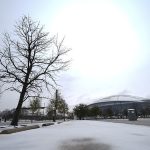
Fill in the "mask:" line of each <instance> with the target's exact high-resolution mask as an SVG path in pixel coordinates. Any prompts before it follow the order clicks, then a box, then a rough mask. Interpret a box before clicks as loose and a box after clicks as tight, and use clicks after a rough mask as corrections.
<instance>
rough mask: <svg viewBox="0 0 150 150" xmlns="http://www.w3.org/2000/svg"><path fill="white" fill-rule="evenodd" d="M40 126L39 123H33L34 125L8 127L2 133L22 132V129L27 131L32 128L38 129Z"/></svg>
mask: <svg viewBox="0 0 150 150" xmlns="http://www.w3.org/2000/svg"><path fill="white" fill-rule="evenodd" d="M37 128H40V126H39V125H32V126H25V127H21V128H14V129H6V130H3V131H1V133H0V134H11V133H16V132H21V131H26V130H31V129H37Z"/></svg>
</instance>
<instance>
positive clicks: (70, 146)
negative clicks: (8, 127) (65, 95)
mask: <svg viewBox="0 0 150 150" xmlns="http://www.w3.org/2000/svg"><path fill="white" fill-rule="evenodd" d="M27 149H28V150H82V149H86V150H150V127H146V126H137V125H129V124H121V123H117V124H116V123H111V122H101V121H85V120H84V121H69V122H65V123H62V124H55V125H53V126H48V127H43V128H38V129H34V130H28V131H23V132H19V133H15V134H11V135H0V150H27Z"/></svg>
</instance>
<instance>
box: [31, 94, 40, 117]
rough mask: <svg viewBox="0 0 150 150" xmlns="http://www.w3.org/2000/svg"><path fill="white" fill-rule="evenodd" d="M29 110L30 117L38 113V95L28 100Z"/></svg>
mask: <svg viewBox="0 0 150 150" xmlns="http://www.w3.org/2000/svg"><path fill="white" fill-rule="evenodd" d="M29 106H30V110H31V112H32V118H33V116H34V114H35V113H36V112H37V114H38V113H39V110H40V108H41V100H40V98H39V97H35V98H33V99H32V100H31V101H30V104H29Z"/></svg>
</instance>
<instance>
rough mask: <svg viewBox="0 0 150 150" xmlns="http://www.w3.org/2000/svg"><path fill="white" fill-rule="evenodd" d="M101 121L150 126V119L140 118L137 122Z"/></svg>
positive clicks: (121, 120) (125, 120) (124, 120)
mask: <svg viewBox="0 0 150 150" xmlns="http://www.w3.org/2000/svg"><path fill="white" fill-rule="evenodd" d="M100 121H106V122H114V123H125V124H134V125H144V126H150V118H144V119H143V118H142V119H141V118H138V120H137V121H129V120H128V119H105V120H100Z"/></svg>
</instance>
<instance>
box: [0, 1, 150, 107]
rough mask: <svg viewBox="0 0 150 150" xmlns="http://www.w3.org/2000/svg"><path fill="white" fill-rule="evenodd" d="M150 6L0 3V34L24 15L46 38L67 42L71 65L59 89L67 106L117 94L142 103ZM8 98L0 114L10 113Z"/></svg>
mask: <svg viewBox="0 0 150 150" xmlns="http://www.w3.org/2000/svg"><path fill="white" fill-rule="evenodd" d="M149 6H150V2H149V1H146V0H126V1H119V0H62V1H61V0H42V1H37V0H33V1H30V0H22V1H19V0H14V1H8V0H0V12H1V13H0V19H1V24H0V32H4V31H10V30H11V29H12V27H13V25H14V23H15V21H16V20H17V19H18V18H19V17H21V16H22V15H23V14H27V15H28V14H29V15H30V16H31V17H32V18H33V19H36V20H40V21H41V24H45V27H46V30H48V31H49V32H50V33H51V34H57V33H58V35H59V36H60V37H63V36H65V37H66V38H65V45H66V46H67V47H70V48H72V51H71V52H70V54H69V56H68V58H72V63H71V64H70V69H69V70H68V71H67V72H64V73H63V74H62V75H61V77H60V79H59V83H60V85H61V87H60V89H61V93H62V95H63V96H64V97H65V98H66V101H67V102H68V103H69V104H70V105H75V104H78V103H81V102H85V103H91V102H92V99H95V98H100V97H105V96H109V95H114V94H117V93H120V92H122V91H127V93H130V94H131V95H137V96H144V97H147V96H149V95H150V91H149V89H150V84H149V83H150V78H149V76H150V71H149V67H150V62H149V56H150V50H149V48H150V45H149V35H150V31H149V25H150V21H149V15H150V11H149ZM12 95H13V96H12ZM12 95H11V94H8V93H6V94H5V95H4V96H2V97H1V100H0V109H4V108H7V107H15V105H16V102H17V99H18V97H17V96H15V94H12Z"/></svg>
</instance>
